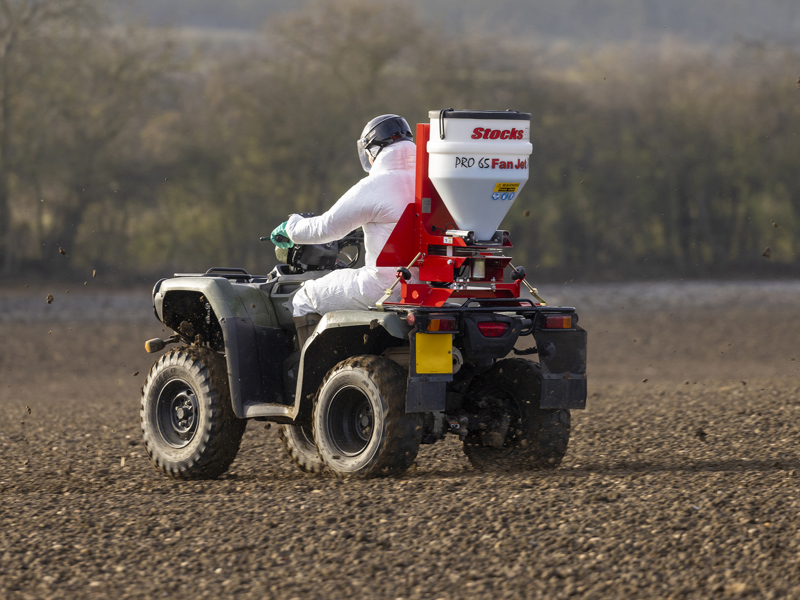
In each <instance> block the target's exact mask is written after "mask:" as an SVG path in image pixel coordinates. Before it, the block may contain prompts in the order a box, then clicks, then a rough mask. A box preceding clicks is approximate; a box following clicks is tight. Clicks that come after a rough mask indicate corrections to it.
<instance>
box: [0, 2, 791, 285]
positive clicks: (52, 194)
mask: <svg viewBox="0 0 800 600" xmlns="http://www.w3.org/2000/svg"><path fill="white" fill-rule="evenodd" d="M240 4H242V3H241V2H240ZM245 4H246V3H245ZM278 4H280V3H278ZM516 4H519V5H520V6H517V8H516V9H515V8H514V7H515V6H516ZM516 4H515V3H513V2H500V3H499V4H498V6H499V7H501V8H502V7H505V8H504V10H505V9H508V10H511V11H512V12H511V13H510V14H511V15H512V17H513V10H518V11H521V10H522V8H521V7H522V4H520V3H516ZM567 4H568V3H567ZM640 4H641V6H642V7H643V8H642V10H643V11H644V12H643V13H642V15H640V16H641V17H642V19H645V21H646V19H647V18H650V19H651V20H652V19H653V18H654V17H652V15H651V16H650V17H647V15H648V14H650V13H647V10H645V9H647V7H650V8H649V9H648V10H650V11H651V12H652V11H654V10H655V11H657V10H660V9H657V8H655V7H656V5H655V4H654V3H648V2H640ZM651 4H652V6H650V5H651ZM768 4H770V3H768ZM772 4H775V5H776V6H777V5H778V4H779V1H778V0H776V2H775V3H772ZM772 4H770V6H772ZM440 6H444V5H440ZM448 6H450V5H448ZM562 6H566V4H564V5H562ZM658 6H661V4H659V5H658ZM792 6H794V4H792V3H788V4H787V8H786V10H787V11H788V10H789V9H790V8H791V7H792ZM234 8H235V7H234ZM279 8H281V10H275V11H274V12H273V13H271V14H270V15H268V18H267V20H266V21H265V22H264V24H263V26H262V27H261V29H260V30H259V31H258V33H255V34H248V35H226V36H219V35H212V34H209V33H207V32H206V33H202V32H197V31H194V32H192V33H191V34H190V33H187V32H186V31H183V30H171V29H166V28H162V27H152V26H150V27H148V26H146V25H144V24H131V23H132V22H133V21H128V22H127V23H122V22H121V21H120V19H119V17H118V16H114V15H116V13H112V12H109V8H108V7H107V6H106V5H104V4H101V3H99V2H98V1H96V0H62V1H61V2H59V3H53V2H48V1H42V0H0V9H2V10H0V271H2V272H3V273H5V274H6V275H10V276H14V275H15V274H19V273H26V274H30V273H39V274H41V275H43V276H51V275H54V274H56V273H58V272H63V270H64V269H65V268H67V267H65V265H67V266H68V268H69V269H72V270H79V271H81V272H89V271H91V270H92V269H103V270H104V271H105V272H111V271H113V272H116V273H118V274H119V275H120V276H121V277H122V276H126V277H134V276H138V275H141V276H143V277H152V276H154V275H155V274H165V273H166V274H169V273H170V272H171V271H173V270H180V271H187V270H205V269H206V268H208V267H210V266H223V265H225V266H243V267H246V268H247V269H249V270H251V271H256V272H265V271H267V270H269V269H270V268H271V266H272V264H273V263H274V262H275V261H274V258H273V255H272V247H271V245H269V246H268V245H267V244H263V243H259V242H258V237H259V236H261V235H267V234H268V233H269V232H270V231H271V230H272V228H273V227H275V226H276V225H277V224H278V223H280V222H281V221H283V220H285V219H286V217H287V215H288V214H289V213H291V212H299V211H315V212H318V213H319V212H322V211H324V210H325V209H326V208H327V207H329V206H330V205H332V204H333V202H335V200H336V199H337V198H338V197H339V196H340V195H341V194H342V193H343V192H344V191H345V190H347V189H348V188H349V187H350V186H351V185H352V184H353V183H355V182H356V181H357V180H358V179H359V178H360V177H362V176H363V175H364V173H363V171H361V168H360V164H359V162H358V159H357V156H356V151H355V139H356V138H357V137H358V135H359V134H360V132H361V129H362V127H363V125H364V123H366V121H368V120H369V119H370V118H372V117H373V116H375V115H378V114H382V113H387V112H395V113H399V114H402V115H404V116H405V117H406V118H407V119H408V120H409V122H411V123H412V124H413V123H416V122H423V121H425V120H426V118H427V112H428V110H430V109H440V108H445V107H456V108H480V109H499V110H504V109H506V108H512V109H515V110H520V111H526V112H530V113H531V114H532V124H531V125H532V131H531V138H532V142H533V145H534V154H533V156H532V158H531V170H530V179H529V182H528V184H527V186H526V188H525V191H524V192H523V194H522V195H521V197H520V198H519V199H518V200H517V202H516V203H515V204H514V206H513V207H512V209H511V212H510V213H509V215H508V216H507V217H506V220H505V221H504V222H503V227H505V228H508V229H510V230H511V231H512V240H513V241H514V243H515V246H516V247H515V250H514V256H515V262H517V263H520V264H525V265H527V266H528V269H529V271H530V270H531V269H534V268H536V267H537V266H538V268H539V270H538V275H539V277H542V278H556V279H558V278H569V277H581V278H584V279H621V278H642V277H662V278H670V277H709V276H712V277H714V276H716V277H730V276H737V275H746V276H753V275H757V274H759V273H764V272H767V274H772V275H776V274H779V273H780V274H784V273H792V272H793V271H792V270H793V269H794V268H796V266H797V263H798V259H797V254H798V252H799V251H800V241H798V239H797V236H796V235H795V233H794V232H795V231H797V226H798V225H799V224H800V222H799V221H800V136H798V132H800V90H798V89H797V88H798V86H800V83H798V74H800V64H799V63H800V52H798V51H797V49H796V48H793V47H792V46H791V45H789V44H783V43H777V42H775V43H769V42H764V41H761V42H747V41H743V40H738V41H732V42H731V43H729V44H725V45H714V46H700V45H697V44H688V43H686V42H685V40H683V41H681V40H679V39H677V38H669V37H662V38H660V39H659V40H658V41H657V42H654V43H650V44H647V43H640V42H630V41H628V42H607V43H603V44H599V45H597V44H596V45H593V46H591V47H589V46H581V45H566V44H564V43H557V44H541V43H538V42H537V39H536V38H535V37H532V36H530V35H525V34H523V33H520V32H519V31H517V29H516V28H515V27H510V28H509V31H517V32H516V33H513V34H512V33H509V34H504V35H496V34H494V33H492V32H491V31H490V32H488V33H486V32H484V33H482V32H481V31H480V28H473V29H470V30H469V31H468V30H467V29H457V28H453V27H450V28H448V27H442V26H437V24H436V23H434V22H431V20H430V19H424V18H423V17H422V16H421V11H420V10H419V9H418V8H417V4H415V3H414V2H411V1H410V0H409V1H401V2H391V3H389V2H382V1H367V0H333V1H329V2H307V3H304V4H303V7H302V8H300V9H295V10H294V11H293V10H292V9H291V8H289V7H288V5H287V6H283V5H280V7H279ZM573 8H574V7H573ZM576 10H577V9H576ZM776 10H777V9H776ZM441 14H442V15H445V16H446V15H447V12H446V11H445V10H444V9H442V11H441ZM543 14H544V15H545V16H544V17H543V18H545V17H547V13H543ZM787 14H788V13H787ZM112 16H114V18H113V19H112ZM667 16H669V15H667ZM547 18H550V17H547ZM670 18H672V17H670ZM792 18H794V17H792ZM526 215H527V216H526ZM767 246H770V247H771V258H770V259H769V261H767V260H766V259H765V258H763V257H762V252H763V251H764V249H765V248H766V247H767ZM59 247H61V248H64V249H65V251H66V252H67V254H68V256H66V257H62V256H59V254H58V249H59ZM56 259H57V260H56Z"/></svg>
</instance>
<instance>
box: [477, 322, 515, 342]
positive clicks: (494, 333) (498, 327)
mask: <svg viewBox="0 0 800 600" xmlns="http://www.w3.org/2000/svg"><path fill="white" fill-rule="evenodd" d="M478 329H479V330H480V332H481V333H482V334H483V337H488V338H497V337H503V336H504V335H505V333H506V331H508V323H497V322H495V321H483V322H482V323H478Z"/></svg>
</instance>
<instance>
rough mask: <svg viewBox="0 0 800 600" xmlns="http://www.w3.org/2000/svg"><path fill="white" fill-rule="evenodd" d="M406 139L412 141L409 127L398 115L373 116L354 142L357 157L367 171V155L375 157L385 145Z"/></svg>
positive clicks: (368, 168)
mask: <svg viewBox="0 0 800 600" xmlns="http://www.w3.org/2000/svg"><path fill="white" fill-rule="evenodd" d="M403 140H407V141H409V142H413V141H414V136H413V135H412V134H411V127H409V126H408V122H407V121H406V120H405V119H404V118H403V117H400V116H398V115H381V116H380V117H375V118H374V119H372V120H371V121H370V122H369V123H367V125H366V126H365V127H364V131H362V132H361V138H360V139H359V140H358V141H357V142H356V144H357V145H358V158H359V159H361V166H362V167H364V170H365V171H366V172H367V173H369V170H370V169H371V168H372V165H371V164H370V163H369V157H368V156H367V153H368V152H369V156H372V159H373V160H374V159H376V158H377V157H378V154H380V153H381V150H383V149H384V148H386V146H391V145H392V144H394V143H395V142H401V141H403Z"/></svg>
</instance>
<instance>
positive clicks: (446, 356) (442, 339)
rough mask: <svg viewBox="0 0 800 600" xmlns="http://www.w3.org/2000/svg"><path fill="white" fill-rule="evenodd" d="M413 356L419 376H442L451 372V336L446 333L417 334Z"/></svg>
mask: <svg viewBox="0 0 800 600" xmlns="http://www.w3.org/2000/svg"><path fill="white" fill-rule="evenodd" d="M414 337H415V338H416V341H415V342H414V344H415V345H414V354H415V358H416V369H417V373H419V374H430V375H443V374H450V373H452V372H453V336H452V335H448V334H446V333H418V334H416V335H415V336H414Z"/></svg>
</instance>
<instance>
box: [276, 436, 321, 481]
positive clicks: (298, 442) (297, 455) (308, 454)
mask: <svg viewBox="0 0 800 600" xmlns="http://www.w3.org/2000/svg"><path fill="white" fill-rule="evenodd" d="M278 436H279V437H280V438H281V442H283V447H284V448H286V454H288V455H289V458H290V459H291V460H292V462H293V463H294V464H295V465H297V467H298V468H299V469H300V470H301V471H304V472H306V473H320V472H321V471H323V470H324V469H325V463H323V462H322V459H320V457H319V452H317V445H316V444H315V443H314V432H313V431H312V430H311V427H309V426H307V425H281V426H280V429H278Z"/></svg>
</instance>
